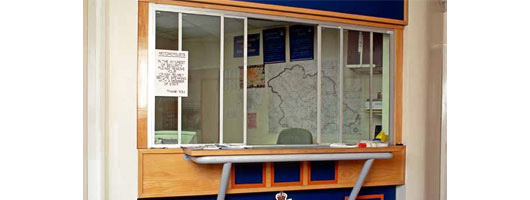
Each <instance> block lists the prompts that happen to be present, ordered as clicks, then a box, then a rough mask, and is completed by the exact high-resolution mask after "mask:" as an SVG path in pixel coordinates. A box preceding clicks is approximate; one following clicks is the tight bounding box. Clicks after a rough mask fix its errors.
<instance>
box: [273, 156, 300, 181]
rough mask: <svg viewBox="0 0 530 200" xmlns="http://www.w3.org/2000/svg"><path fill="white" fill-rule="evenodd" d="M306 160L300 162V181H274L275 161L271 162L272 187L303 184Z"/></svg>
mask: <svg viewBox="0 0 530 200" xmlns="http://www.w3.org/2000/svg"><path fill="white" fill-rule="evenodd" d="M303 164H304V162H300V181H296V182H295V181H293V182H278V183H276V182H274V163H271V186H272V187H278V186H298V185H303V183H304V181H303V179H302V178H303V175H304V166H303Z"/></svg>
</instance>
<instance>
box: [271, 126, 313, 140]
mask: <svg viewBox="0 0 530 200" xmlns="http://www.w3.org/2000/svg"><path fill="white" fill-rule="evenodd" d="M276 144H313V135H311V132H309V131H308V130H306V129H303V128H288V129H283V130H282V131H281V132H280V135H278V141H277V142H276Z"/></svg>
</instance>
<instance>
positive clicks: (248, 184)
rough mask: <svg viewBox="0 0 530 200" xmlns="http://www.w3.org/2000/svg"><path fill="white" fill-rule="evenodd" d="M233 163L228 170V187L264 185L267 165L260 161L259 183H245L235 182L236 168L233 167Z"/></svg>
mask: <svg viewBox="0 0 530 200" xmlns="http://www.w3.org/2000/svg"><path fill="white" fill-rule="evenodd" d="M235 165H236V164H235V163H234V164H233V166H232V169H231V170H230V188H257V187H265V185H266V184H265V182H266V181H265V180H266V167H267V165H266V164H265V163H262V166H261V168H262V175H261V183H245V184H236V174H235V172H236V169H235Z"/></svg>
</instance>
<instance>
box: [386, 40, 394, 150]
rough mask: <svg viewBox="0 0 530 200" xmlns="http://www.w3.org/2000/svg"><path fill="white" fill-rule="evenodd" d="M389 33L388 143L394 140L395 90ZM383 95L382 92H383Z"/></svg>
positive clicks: (392, 48) (392, 54) (391, 43)
mask: <svg viewBox="0 0 530 200" xmlns="http://www.w3.org/2000/svg"><path fill="white" fill-rule="evenodd" d="M389 34H390V55H389V56H390V63H389V72H390V74H389V77H390V80H388V82H389V84H390V85H389V93H390V94H388V97H389V104H390V105H389V108H390V111H389V114H388V115H389V116H388V133H387V134H388V135H389V136H390V140H389V142H390V144H395V141H394V100H395V98H394V91H395V88H394V86H395V84H394V74H395V58H396V51H395V39H396V37H395V35H394V34H393V33H392V32H391V33H389ZM383 95H384V94H383Z"/></svg>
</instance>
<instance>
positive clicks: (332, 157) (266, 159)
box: [190, 153, 392, 164]
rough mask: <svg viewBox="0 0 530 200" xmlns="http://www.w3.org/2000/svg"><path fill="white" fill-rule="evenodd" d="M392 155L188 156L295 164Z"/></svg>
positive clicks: (217, 161)
mask: <svg viewBox="0 0 530 200" xmlns="http://www.w3.org/2000/svg"><path fill="white" fill-rule="evenodd" d="M390 158H392V153H333V154H295V155H293V154H285V155H240V156H198V157H196V156H190V159H191V160H192V161H193V162H195V163H198V164H221V163H258V162H295V161H331V160H367V159H390Z"/></svg>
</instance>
